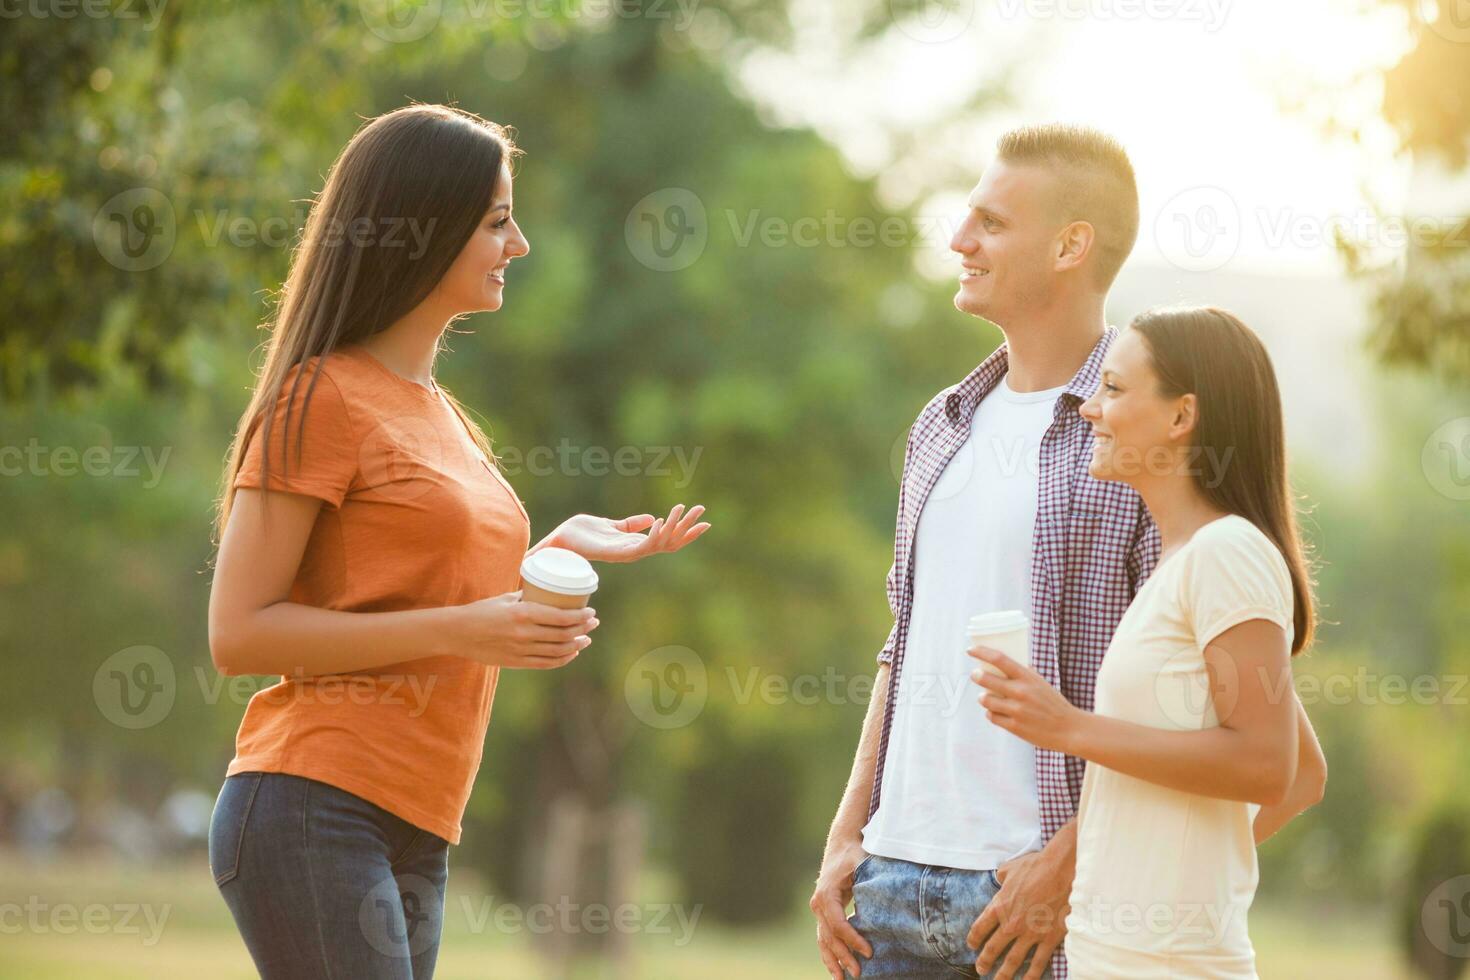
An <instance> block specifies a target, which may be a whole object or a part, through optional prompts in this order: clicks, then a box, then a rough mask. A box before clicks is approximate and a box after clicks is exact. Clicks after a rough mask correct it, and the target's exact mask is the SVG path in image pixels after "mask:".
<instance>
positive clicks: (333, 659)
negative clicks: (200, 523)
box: [209, 488, 597, 676]
mask: <svg viewBox="0 0 1470 980" xmlns="http://www.w3.org/2000/svg"><path fill="white" fill-rule="evenodd" d="M267 498H268V499H269V528H268V532H267V523H266V518H267V513H266V511H267V508H266V503H267ZM321 507H322V502H321V501H320V500H317V499H316V498H314V497H309V496H304V495H301V494H294V493H283V492H279V491H261V490H255V489H248V488H241V489H240V490H238V491H236V494H235V499H234V505H233V507H232V508H231V511H230V520H229V523H228V524H227V526H226V527H225V531H224V535H223V537H222V538H221V540H220V549H219V558H218V561H217V564H216V567H215V576H214V585H213V588H212V589H211V590H210V596H209V649H210V655H211V656H212V658H213V660H214V664H215V667H216V668H217V669H218V670H219V671H220V673H222V674H225V675H236V674H282V675H287V676H290V675H294V674H298V673H299V674H302V675H305V676H314V675H319V674H338V673H346V672H349V671H354V670H372V669H374V668H377V667H383V666H385V665H388V664H393V663H400V662H403V661H407V660H417V659H420V658H424V657H433V656H440V655H445V654H454V655H459V656H465V657H470V658H472V659H476V660H480V661H482V662H485V663H494V664H499V665H502V666H507V667H536V668H541V667H555V666H561V665H562V664H564V663H566V662H568V661H570V660H571V659H572V658H573V657H575V656H576V654H577V653H578V652H579V651H580V650H581V649H582V648H583V647H585V646H586V645H587V644H588V643H590V642H591V641H590V640H589V639H588V637H587V635H586V634H587V633H589V632H590V631H591V630H592V629H593V628H595V626H596V623H597V620H596V618H595V612H594V611H593V610H591V609H571V610H563V609H554V608H552V607H550V606H543V605H540V604H537V603H528V602H522V601H520V594H519V593H516V592H512V593H508V594H506V595H503V596H495V597H491V598H487V599H483V600H480V601H477V602H472V603H469V604H467V605H463V606H446V607H441V608H436V609H414V610H406V611H402V612H381V613H356V612H340V611H336V610H331V609H318V608H316V607H313V606H306V605H301V604H300V603H294V602H290V601H289V597H290V593H291V584H292V582H293V581H294V580H295V578H296V573H297V570H298V569H299V568H300V565H301V559H302V556H303V554H304V553H305V551H306V542H307V539H308V538H309V537H310V535H311V529H312V526H313V525H314V524H315V522H316V517H317V512H318V511H319V510H320V508H321Z"/></svg>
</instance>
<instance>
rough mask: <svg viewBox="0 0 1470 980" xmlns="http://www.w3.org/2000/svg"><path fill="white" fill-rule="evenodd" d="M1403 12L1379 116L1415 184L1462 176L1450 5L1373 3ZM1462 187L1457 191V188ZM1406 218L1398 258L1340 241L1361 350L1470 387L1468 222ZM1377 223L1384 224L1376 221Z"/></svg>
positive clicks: (1459, 29) (1462, 49)
mask: <svg viewBox="0 0 1470 980" xmlns="http://www.w3.org/2000/svg"><path fill="white" fill-rule="evenodd" d="M1382 2H1383V3H1385V4H1388V5H1390V6H1396V7H1402V8H1404V9H1405V11H1406V12H1407V15H1408V17H1409V20H1410V22H1411V23H1412V24H1414V25H1415V33H1414V42H1413V45H1412V46H1411V47H1410V48H1409V50H1408V51H1407V52H1406V53H1405V54H1404V56H1403V57H1402V58H1401V59H1400V60H1399V61H1398V63H1397V64H1395V65H1393V66H1392V67H1390V68H1389V69H1388V70H1387V71H1386V72H1385V73H1384V77H1383V107H1382V111H1383V118H1384V119H1385V120H1386V121H1387V122H1388V123H1389V125H1390V126H1392V127H1393V129H1394V131H1395V132H1396V133H1397V134H1398V138H1399V145H1400V148H1401V149H1402V150H1404V151H1405V152H1407V153H1409V154H1411V155H1412V156H1413V158H1414V161H1415V165H1416V168H1420V169H1421V171H1422V173H1423V175H1424V176H1430V177H1431V179H1432V174H1433V171H1434V170H1435V169H1442V170H1443V171H1446V172H1460V171H1463V170H1464V167H1465V162H1466V154H1467V152H1470V44H1467V43H1465V42H1466V40H1467V38H1466V37H1465V36H1463V35H1464V34H1465V31H1466V25H1465V20H1464V13H1463V4H1459V3H1458V0H1382ZM1462 186H1463V185H1462ZM1452 206H1453V207H1454V208H1455V211H1453V212H1451V213H1448V214H1428V215H1408V216H1407V219H1406V221H1405V224H1406V226H1407V227H1408V228H1409V229H1410V230H1411V234H1410V236H1409V242H1408V246H1407V248H1406V249H1405V250H1404V252H1403V254H1401V255H1395V256H1394V257H1393V258H1391V259H1388V260H1384V259H1383V258H1382V257H1381V256H1380V255H1378V254H1375V253H1377V252H1379V251H1380V250H1378V249H1375V248H1374V247H1372V246H1371V245H1370V244H1369V243H1365V242H1362V241H1355V240H1352V239H1350V238H1345V237H1344V238H1340V240H1339V242H1338V247H1339V251H1340V252H1341V254H1342V256H1343V259H1344V261H1345V263H1346V265H1347V268H1348V271H1349V272H1350V273H1351V274H1352V275H1354V276H1357V277H1359V278H1362V279H1364V280H1365V281H1367V282H1369V283H1370V284H1372V287H1373V291H1374V295H1373V299H1372V309H1371V313H1372V323H1373V327H1374V329H1372V330H1370V331H1369V333H1368V338H1369V346H1370V349H1371V350H1372V351H1373V352H1374V353H1375V354H1376V355H1378V356H1379V357H1380V358H1382V359H1383V360H1384V361H1385V362H1387V363H1391V364H1406V365H1411V366H1415V367H1418V368H1422V369H1428V370H1432V371H1434V372H1436V373H1438V374H1440V375H1441V376H1443V377H1447V378H1457V379H1459V380H1461V381H1464V380H1470V214H1467V212H1466V211H1465V210H1464V201H1463V199H1462V200H1461V201H1459V202H1457V204H1455V205H1452ZM1379 218H1380V224H1388V223H1390V222H1393V220H1394V219H1392V218H1391V217H1388V218H1386V217H1385V216H1383V215H1380V216H1379Z"/></svg>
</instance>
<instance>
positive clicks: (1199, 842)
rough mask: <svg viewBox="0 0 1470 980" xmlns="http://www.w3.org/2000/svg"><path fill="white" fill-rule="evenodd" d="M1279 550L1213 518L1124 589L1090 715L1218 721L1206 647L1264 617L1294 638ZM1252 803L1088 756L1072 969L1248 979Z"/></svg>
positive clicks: (1187, 725) (1250, 529) (1247, 526)
mask: <svg viewBox="0 0 1470 980" xmlns="http://www.w3.org/2000/svg"><path fill="white" fill-rule="evenodd" d="M1292 613H1293V608H1292V586H1291V575H1290V573H1289V571H1288V570H1287V566H1286V560H1285V559H1284V558H1283V557H1282V556H1281V552H1280V551H1279V550H1277V548H1276V545H1275V544H1273V543H1272V542H1271V539H1270V538H1268V537H1266V535H1265V534H1264V533H1263V532H1262V531H1261V530H1260V529H1259V528H1257V527H1256V526H1255V525H1254V524H1252V523H1251V522H1250V521H1248V520H1246V519H1245V518H1243V517H1238V516H1236V515H1230V516H1228V517H1222V518H1220V519H1219V520H1215V521H1211V522H1210V523H1209V524H1206V525H1205V526H1204V527H1202V528H1200V529H1199V530H1198V531H1196V532H1195V533H1194V536H1193V537H1191V538H1190V539H1189V540H1188V541H1186V542H1185V543H1184V545H1183V546H1182V547H1181V548H1180V549H1179V550H1178V551H1176V552H1175V553H1174V554H1172V555H1170V556H1169V557H1167V558H1165V559H1164V560H1163V561H1162V562H1161V563H1160V564H1159V566H1158V567H1157V568H1156V569H1155V570H1154V572H1153V574H1152V575H1151V576H1149V579H1148V581H1146V582H1145V583H1144V584H1143V588H1141V589H1140V590H1139V592H1138V595H1137V596H1136V597H1134V600H1133V604H1132V605H1130V606H1129V607H1128V611H1127V612H1126V613H1124V615H1123V619H1122V621H1121V622H1119V623H1118V628H1117V630H1116V631H1115V632H1114V634H1113V640H1112V643H1111V644H1109V646H1108V651H1107V654H1106V655H1105V656H1104V657H1103V663H1102V669H1101V670H1100V671H1099V672H1098V675H1097V708H1096V710H1097V713H1098V714H1099V715H1106V716H1108V717H1110V718H1121V719H1123V720H1125V721H1131V722H1134V723H1135V724H1139V725H1147V726H1149V727H1150V728H1161V729H1167V730H1171V731H1198V730H1201V729H1205V728H1213V727H1216V726H1217V725H1219V719H1218V718H1217V716H1216V714H1215V706H1214V702H1213V701H1212V700H1211V697H1210V681H1209V675H1208V672H1207V670H1206V665H1205V657H1204V651H1205V648H1206V647H1207V646H1208V645H1209V644H1210V642H1211V641H1212V640H1214V639H1215V638H1216V637H1217V636H1219V635H1220V634H1221V633H1223V632H1225V631H1226V630H1227V629H1230V628H1231V627H1232V626H1238V625H1239V624H1241V623H1243V622H1246V621H1248V620H1252V619H1266V620H1270V621H1271V622H1273V623H1276V624H1277V625H1279V626H1281V627H1282V628H1283V629H1284V630H1286V634H1287V637H1288V639H1290V637H1291V635H1292ZM1259 811H1260V807H1259V806H1257V805H1256V804H1254V803H1243V802H1237V801H1233V800H1216V799H1210V798H1209V797H1205V796H1196V795H1194V794H1192V793H1184V792H1180V791H1179V790H1174V789H1168V788H1166V787H1163V786H1158V785H1155V784H1153V783H1148V782H1144V781H1143V780H1141V779H1135V778H1134V777H1132V776H1125V775H1123V774H1121V773H1117V772H1113V771H1112V770H1110V769H1105V768H1103V767H1102V766H1099V765H1096V764H1089V765H1088V767H1087V775H1086V777H1085V778H1084V779H1083V782H1082V802H1081V807H1080V809H1079V813H1078V833H1077V875H1076V877H1075V878H1074V879H1073V882H1072V898H1071V904H1072V911H1071V914H1070V915H1068V916H1067V960H1068V962H1069V963H1070V964H1071V967H1072V976H1074V977H1077V978H1079V980H1087V978H1092V977H1116V976H1127V977H1130V978H1131V977H1138V978H1152V977H1205V978H1215V980H1252V978H1254V977H1255V975H1256V973H1255V954H1254V952H1253V950H1252V948H1251V942H1250V936H1249V935H1248V934H1247V931H1246V913H1247V912H1248V910H1249V909H1250V905H1251V901H1252V899H1253V898H1254V897H1255V891H1256V880H1257V869H1256V846H1255V835H1254V832H1253V828H1252V825H1253V824H1254V822H1255V818H1256V814H1257V813H1258V812H1259Z"/></svg>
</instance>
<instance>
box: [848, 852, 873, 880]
mask: <svg viewBox="0 0 1470 980" xmlns="http://www.w3.org/2000/svg"><path fill="white" fill-rule="evenodd" d="M875 856H876V855H873V854H869V855H868V856H867V857H865V858H863V859H862V860H861V861H859V862H858V863H857V867H855V868H853V869H852V883H853V885H854V886H856V885H857V883H858V879H859V878H861V877H862V874H863V872H864V871H865V870H867V867H868V865H870V864H872V863H873V858H874V857H875Z"/></svg>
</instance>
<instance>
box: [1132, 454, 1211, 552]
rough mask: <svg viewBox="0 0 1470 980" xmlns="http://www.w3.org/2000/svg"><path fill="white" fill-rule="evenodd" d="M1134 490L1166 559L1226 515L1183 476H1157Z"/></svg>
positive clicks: (1186, 475)
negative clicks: (1154, 527) (1203, 529)
mask: <svg viewBox="0 0 1470 980" xmlns="http://www.w3.org/2000/svg"><path fill="white" fill-rule="evenodd" d="M1135 489H1136V490H1137V491H1138V494H1139V496H1140V497H1142V498H1143V502H1144V505H1145V506H1147V507H1148V512H1149V516H1150V517H1152V518H1153V520H1154V524H1156V525H1157V526H1158V529H1159V540H1160V542H1161V543H1162V545H1163V554H1164V555H1166V556H1167V555H1171V554H1173V553H1174V552H1175V551H1178V550H1179V549H1180V548H1181V547H1183V546H1184V544H1185V543H1186V542H1188V541H1189V539H1190V538H1192V537H1194V533H1195V532H1196V531H1198V530H1199V529H1200V528H1202V527H1204V526H1205V525H1206V524H1208V523H1210V522H1211V521H1215V520H1219V519H1220V518H1222V517H1224V516H1226V512H1225V511H1223V510H1221V509H1220V508H1219V507H1217V506H1215V505H1214V504H1212V503H1211V502H1210V501H1209V500H1207V499H1206V498H1205V496H1204V494H1202V493H1201V492H1200V490H1199V486H1198V485H1197V484H1196V483H1195V481H1194V477H1193V476H1191V475H1189V474H1187V473H1177V474H1169V475H1167V476H1159V477H1156V478H1154V479H1153V480H1151V481H1149V482H1148V483H1147V484H1144V485H1138V486H1135Z"/></svg>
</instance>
